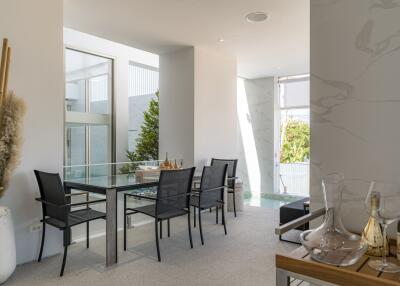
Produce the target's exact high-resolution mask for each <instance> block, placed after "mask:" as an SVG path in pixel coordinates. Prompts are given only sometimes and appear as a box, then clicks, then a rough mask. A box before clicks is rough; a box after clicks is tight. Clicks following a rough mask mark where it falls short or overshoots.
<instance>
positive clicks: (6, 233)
mask: <svg viewBox="0 0 400 286" xmlns="http://www.w3.org/2000/svg"><path fill="white" fill-rule="evenodd" d="M15 267H16V250H15V237H14V227H13V222H12V219H11V210H10V209H9V208H7V207H2V206H0V284H2V283H4V282H5V281H6V280H7V279H8V278H9V277H10V276H11V274H13V272H14V270H15Z"/></svg>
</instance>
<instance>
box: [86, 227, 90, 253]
mask: <svg viewBox="0 0 400 286" xmlns="http://www.w3.org/2000/svg"><path fill="white" fill-rule="evenodd" d="M86 248H89V222H87V223H86Z"/></svg>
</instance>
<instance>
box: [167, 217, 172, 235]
mask: <svg viewBox="0 0 400 286" xmlns="http://www.w3.org/2000/svg"><path fill="white" fill-rule="evenodd" d="M167 226H168V237H170V235H171V234H170V228H171V226H170V222H169V219H167Z"/></svg>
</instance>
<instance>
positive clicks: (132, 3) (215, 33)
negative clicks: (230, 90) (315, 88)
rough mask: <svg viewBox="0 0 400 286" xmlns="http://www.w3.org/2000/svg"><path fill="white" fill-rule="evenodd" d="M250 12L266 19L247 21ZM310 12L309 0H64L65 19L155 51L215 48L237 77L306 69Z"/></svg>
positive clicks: (80, 27)
mask: <svg viewBox="0 0 400 286" xmlns="http://www.w3.org/2000/svg"><path fill="white" fill-rule="evenodd" d="M254 11H264V12H266V13H268V15H269V18H268V20H267V21H265V22H262V23H249V22H247V21H246V19H245V15H247V14H248V13H250V12H254ZM309 11H310V4H309V0H113V1H110V0H64V24H65V26H66V27H69V28H72V29H75V30H79V31H82V32H85V33H89V34H93V35H96V36H99V37H103V38H106V39H109V40H112V41H116V42H120V43H123V44H126V45H129V46H133V47H135V48H139V49H143V50H146V51H149V52H153V53H157V54H162V53H165V52H169V51H173V50H176V49H179V48H182V47H184V46H206V47H209V48H213V49H217V50H219V51H222V52H224V53H228V54H230V55H232V56H234V57H235V58H236V59H237V62H238V75H239V76H242V77H245V78H260V77H265V76H276V75H294V74H302V73H308V72H309V50H310V46H309V42H310V32H309V29H310V12H309ZM220 38H223V39H224V42H223V43H221V42H220V41H219V39H220Z"/></svg>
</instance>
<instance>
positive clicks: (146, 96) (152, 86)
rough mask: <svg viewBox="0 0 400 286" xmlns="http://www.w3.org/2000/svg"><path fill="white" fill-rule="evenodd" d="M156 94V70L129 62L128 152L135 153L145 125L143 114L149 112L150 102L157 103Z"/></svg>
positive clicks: (155, 68)
mask: <svg viewBox="0 0 400 286" xmlns="http://www.w3.org/2000/svg"><path fill="white" fill-rule="evenodd" d="M157 92H158V68H157V67H152V66H148V65H143V64H140V63H134V62H131V64H130V65H129V98H128V102H129V105H128V112H129V130H128V150H129V151H130V152H135V151H136V146H137V142H138V141H137V140H138V138H139V137H140V136H141V127H142V126H143V124H144V123H145V118H144V113H145V112H148V111H149V106H150V103H151V101H152V100H156V101H158V98H157V95H156V93H157ZM157 112H158V110H157ZM157 134H158V130H157ZM142 135H143V134H142ZM157 140H158V138H157Z"/></svg>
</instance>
